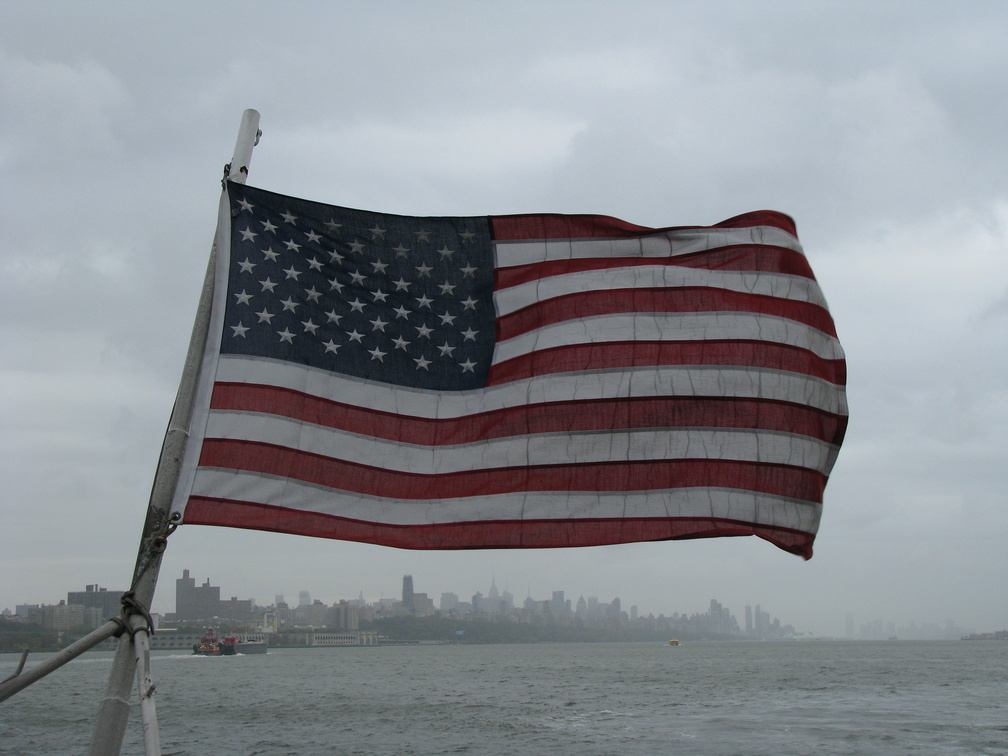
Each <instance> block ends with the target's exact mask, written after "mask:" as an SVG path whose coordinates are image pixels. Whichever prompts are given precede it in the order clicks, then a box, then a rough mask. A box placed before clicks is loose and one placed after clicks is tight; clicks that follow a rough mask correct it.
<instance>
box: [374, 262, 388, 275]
mask: <svg viewBox="0 0 1008 756" xmlns="http://www.w3.org/2000/svg"><path fill="white" fill-rule="evenodd" d="M371 267H372V268H374V272H375V273H384V272H385V268H387V267H388V263H383V262H382V261H381V260H375V261H374V262H373V263H371Z"/></svg>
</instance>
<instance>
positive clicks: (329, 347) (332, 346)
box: [325, 339, 340, 354]
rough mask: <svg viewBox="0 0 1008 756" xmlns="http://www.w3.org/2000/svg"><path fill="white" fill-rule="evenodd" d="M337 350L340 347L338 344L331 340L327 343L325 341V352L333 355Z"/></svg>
mask: <svg viewBox="0 0 1008 756" xmlns="http://www.w3.org/2000/svg"><path fill="white" fill-rule="evenodd" d="M339 348H340V345H339V344H337V343H336V342H335V341H333V340H332V339H329V341H327V342H326V343H325V350H326V352H332V353H333V354H336V351H337V350H338V349H339Z"/></svg>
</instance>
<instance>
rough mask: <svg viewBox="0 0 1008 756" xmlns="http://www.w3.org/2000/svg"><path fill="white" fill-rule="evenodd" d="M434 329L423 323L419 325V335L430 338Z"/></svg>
mask: <svg viewBox="0 0 1008 756" xmlns="http://www.w3.org/2000/svg"><path fill="white" fill-rule="evenodd" d="M433 330H434V329H433V328H428V327H427V326H426V325H424V324H423V323H421V324H420V325H419V326H418V327H417V335H418V336H419V337H420V338H421V339H429V338H430V335H431V332H433Z"/></svg>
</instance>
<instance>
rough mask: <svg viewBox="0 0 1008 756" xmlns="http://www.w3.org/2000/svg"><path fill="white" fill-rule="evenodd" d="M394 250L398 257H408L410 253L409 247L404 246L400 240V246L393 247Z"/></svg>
mask: <svg viewBox="0 0 1008 756" xmlns="http://www.w3.org/2000/svg"><path fill="white" fill-rule="evenodd" d="M392 251H393V252H395V256H396V257H406V256H407V255H408V254H409V247H404V246H403V245H402V242H399V246H398V247H392Z"/></svg>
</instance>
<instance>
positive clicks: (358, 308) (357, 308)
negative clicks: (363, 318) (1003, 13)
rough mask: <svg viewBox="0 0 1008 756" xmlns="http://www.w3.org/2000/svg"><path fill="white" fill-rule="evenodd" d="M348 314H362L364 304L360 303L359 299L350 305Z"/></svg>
mask: <svg viewBox="0 0 1008 756" xmlns="http://www.w3.org/2000/svg"><path fill="white" fill-rule="evenodd" d="M350 312H360V313H363V312H364V303H363V302H361V301H360V297H358V298H357V299H355V300H354V301H353V302H351V303H350Z"/></svg>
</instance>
